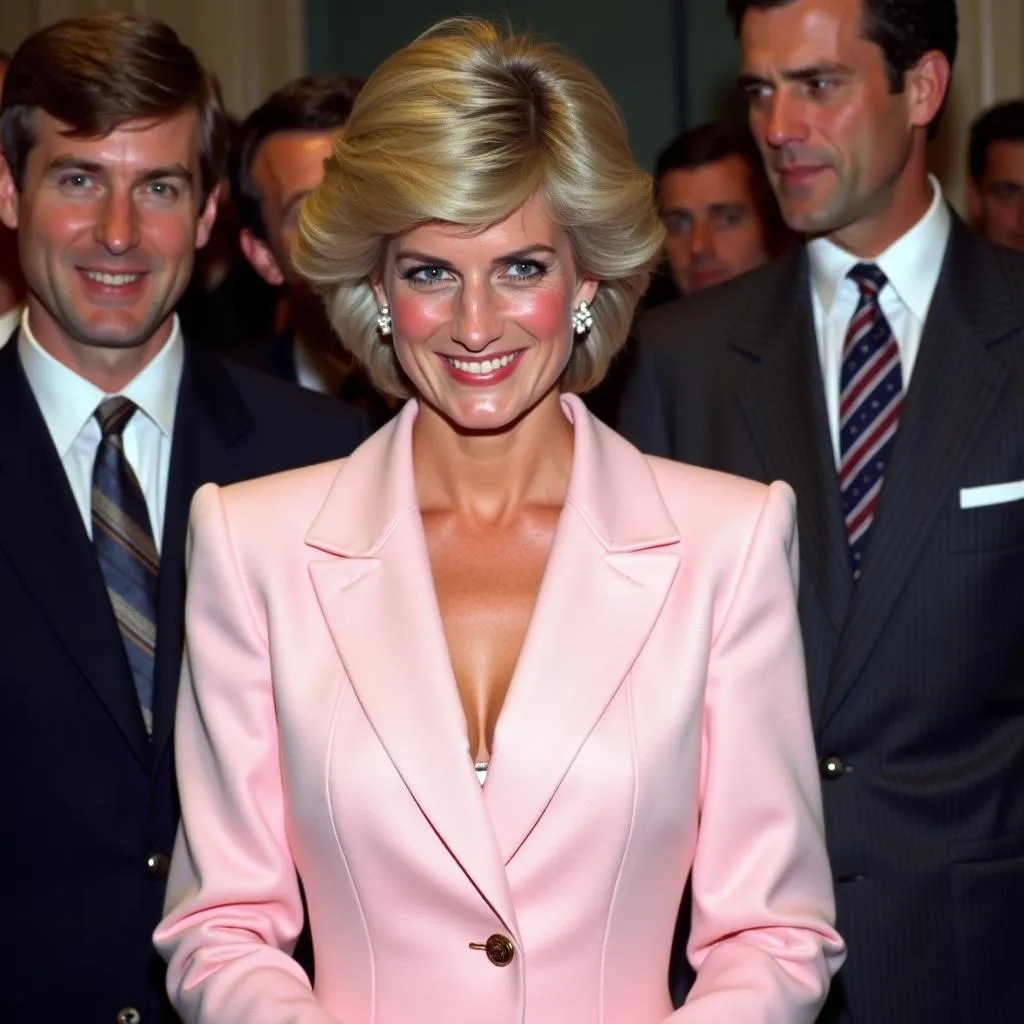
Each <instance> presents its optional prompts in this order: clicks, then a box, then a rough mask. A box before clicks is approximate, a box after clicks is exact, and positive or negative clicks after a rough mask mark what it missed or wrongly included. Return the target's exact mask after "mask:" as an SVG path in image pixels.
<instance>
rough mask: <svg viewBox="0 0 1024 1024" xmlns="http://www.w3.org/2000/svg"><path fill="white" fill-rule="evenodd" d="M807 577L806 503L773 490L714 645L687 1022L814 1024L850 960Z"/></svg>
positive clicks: (682, 1014)
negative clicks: (827, 819)
mask: <svg viewBox="0 0 1024 1024" xmlns="http://www.w3.org/2000/svg"><path fill="white" fill-rule="evenodd" d="M796 566H797V541H796V524H795V499H794V497H793V493H792V491H791V490H790V489H789V488H788V487H787V486H786V485H785V484H778V483H777V484H773V485H772V486H771V487H770V488H769V491H768V494H767V497H766V499H765V503H764V506H763V508H762V510H761V514H760V517H759V519H758V522H757V525H756V527H755V528H754V531H753V534H752V536H751V537H750V539H749V543H748V546H747V550H746V552H745V555H744V557H743V564H742V567H741V569H740V571H739V574H738V577H737V582H736V584H735V588H734V590H733V593H732V596H731V598H730V599H729V602H728V606H727V609H726V612H725V614H724V616H723V618H722V619H721V620H720V621H721V624H720V626H719V628H718V630H717V634H716V636H715V638H714V640H713V642H712V648H711V655H710V664H709V670H708V685H707V695H706V700H705V709H704V723H703V751H702V771H701V808H700V828H699V832H698V838H697V849H696V853H695V857H694V863H693V874H692V890H693V917H692V923H691V930H690V939H689V945H688V953H689V957H690V960H691V962H692V963H693V965H694V967H695V968H696V969H697V980H696V982H695V983H694V986H693V988H692V989H691V991H690V995H689V997H688V999H687V1001H686V1005H685V1006H684V1007H682V1008H681V1009H680V1010H678V1011H677V1012H676V1013H675V1014H673V1017H672V1019H673V1020H678V1021H679V1024H683V1022H684V1021H685V1022H686V1024H698V1022H707V1024H721V1022H722V1021H743V1022H744V1024H802V1022H806V1024H812V1022H813V1021H814V1019H815V1017H816V1016H817V1013H818V1010H819V1009H820V1007H821V1005H822V1004H823V1003H824V1001H825V996H826V995H827V993H828V986H829V981H830V978H831V976H832V975H833V974H834V973H835V972H836V971H837V970H838V969H839V966H840V964H841V963H842V961H843V957H844V948H843V942H842V940H841V939H840V937H839V935H838V934H837V933H836V931H835V929H834V927H833V922H834V920H835V903H834V897H833V892H832V873H831V869H830V867H829V862H828V858H827V855H826V852H825V841H824V829H823V823H822V809H821V793H820V789H819V782H818V772H817V765H816V758H815V752H814V740H813V738H812V733H811V724H810V714H809V709H808V703H807V687H806V676H805V669H804V661H803V647H802V643H801V639H800V626H799V622H798V619H797V609H796V577H797V570H796Z"/></svg>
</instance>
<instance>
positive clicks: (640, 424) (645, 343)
mask: <svg viewBox="0 0 1024 1024" xmlns="http://www.w3.org/2000/svg"><path fill="white" fill-rule="evenodd" d="M658 381H659V374H658V366H657V351H656V348H655V346H654V344H653V343H652V342H651V341H650V340H649V339H647V338H646V337H645V336H644V334H643V333H642V332H641V334H640V335H639V337H638V338H637V341H636V357H635V359H634V361H633V366H632V368H631V372H630V374H629V377H628V379H627V380H626V386H625V388H624V389H623V392H622V400H621V402H620V403H619V411H618V422H617V423H616V425H615V426H616V429H617V430H618V431H619V433H620V434H622V436H623V437H625V438H626V439H627V440H629V441H631V442H632V443H633V444H635V445H636V446H637V448H639V449H640V451H642V452H646V454H648V455H660V456H661V457H662V458H666V459H671V458H674V454H673V452H672V441H671V432H670V429H669V424H668V421H667V420H666V418H665V404H664V399H663V396H662V393H661V388H660V386H659V383H658Z"/></svg>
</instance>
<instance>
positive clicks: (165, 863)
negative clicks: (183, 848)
mask: <svg viewBox="0 0 1024 1024" xmlns="http://www.w3.org/2000/svg"><path fill="white" fill-rule="evenodd" d="M146 870H147V871H149V877H150V878H166V877H167V872H168V871H170V870H171V858H170V857H168V856H167V854H166V853H154V854H152V856H150V857H148V858H147V859H146Z"/></svg>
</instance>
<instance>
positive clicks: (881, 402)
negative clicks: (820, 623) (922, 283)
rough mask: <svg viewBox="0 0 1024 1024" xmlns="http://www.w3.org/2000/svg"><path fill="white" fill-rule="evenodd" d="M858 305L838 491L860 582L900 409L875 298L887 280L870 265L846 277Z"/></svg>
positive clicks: (846, 354) (891, 349)
mask: <svg viewBox="0 0 1024 1024" xmlns="http://www.w3.org/2000/svg"><path fill="white" fill-rule="evenodd" d="M848 276H849V277H850V278H851V280H852V281H853V282H854V283H855V284H856V285H857V287H858V288H859V289H860V302H859V303H858V304H857V309H856V311H855V312H854V314H853V319H852V320H851V321H850V326H849V328H848V329H847V331H846V341H845V343H844V345H843V363H842V369H841V371H840V385H839V488H840V492H841V495H842V507H843V517H844V518H845V520H846V535H847V539H848V540H849V544H850V565H851V567H852V569H853V577H854V579H856V578H857V577H858V576H860V569H861V562H862V560H863V557H864V551H865V548H866V547H867V542H868V536H869V533H870V531H871V524H872V521H873V520H874V517H875V509H876V508H877V506H878V497H879V495H880V494H881V493H882V478H883V475H884V473H885V466H886V462H887V461H888V459H889V453H890V452H891V451H892V447H893V444H894V443H895V440H896V428H897V427H898V426H899V419H900V410H901V409H902V407H903V372H902V370H901V368H900V350H899V347H898V346H897V344H896V339H895V338H894V337H893V333H892V329H891V328H890V327H889V321H888V320H886V318H885V314H884V313H883V312H882V307H881V306H880V305H879V303H878V296H879V294H880V293H881V291H882V289H883V288H884V287H885V284H886V281H887V278H886V276H885V274H883V273H882V271H881V270H879V269H878V267H876V266H875V265H874V264H871V263H858V264H857V265H856V266H855V267H854V268H853V269H852V270H851V271H850V273H849V275H848Z"/></svg>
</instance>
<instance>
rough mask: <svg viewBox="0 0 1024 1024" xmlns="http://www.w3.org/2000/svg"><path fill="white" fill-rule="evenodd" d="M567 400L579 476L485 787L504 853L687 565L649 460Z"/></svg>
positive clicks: (617, 682)
mask: <svg viewBox="0 0 1024 1024" xmlns="http://www.w3.org/2000/svg"><path fill="white" fill-rule="evenodd" d="M562 403H563V408H564V409H565V411H566V412H567V414H568V415H569V416H570V418H571V419H572V420H573V422H574V426H575V448H574V453H573V468H572V478H571V480H570V484H569V490H568V493H567V496H566V502H565V507H564V509H563V512H562V514H561V517H560V519H559V523H558V526H557V529H556V532H555V538H554V542H553V545H552V549H551V554H550V557H549V560H548V565H547V567H546V570H545V573H544V579H543V582H542V584H541V589H540V593H539V595H538V598H537V603H536V606H535V608H534V612H533V617H532V619H531V622H530V626H529V628H528V630H527V634H526V638H525V641H524V643H523V649H522V651H521V653H520V656H519V660H518V663H517V665H516V668H515V672H514V675H513V679H512V683H511V685H510V687H509V691H508V694H507V696H506V699H505V704H504V706H503V707H502V710H501V714H500V716H499V718H498V722H497V726H496V729H495V736H494V744H493V749H492V754H491V762H490V767H489V769H488V772H487V785H486V787H485V790H484V793H485V799H486V801H487V805H488V807H489V808H490V811H491V820H492V822H493V828H494V831H495V833H496V834H497V837H498V844H499V847H500V850H501V856H502V858H503V860H504V862H505V863H508V861H510V860H511V859H512V857H513V856H514V855H515V853H516V851H517V850H518V849H519V847H520V845H521V844H522V842H523V840H524V839H525V838H526V836H527V835H528V834H529V833H530V830H531V829H532V828H533V826H534V825H535V823H536V822H537V820H538V819H539V818H540V816H541V815H542V814H543V812H544V808H545V807H546V806H547V805H548V803H549V802H550V800H551V797H552V795H553V794H554V792H555V790H556V789H557V788H558V785H559V783H560V782H561V780H562V777H563V776H564V775H565V773H566V772H567V771H568V769H569V767H570V765H571V764H572V761H573V759H574V758H575V756H576V754H577V752H578V751H579V749H580V747H581V746H582V745H583V743H584V741H585V740H586V738H587V736H588V734H589V733H590V731H591V730H592V729H593V727H594V725H595V724H596V723H597V721H598V720H599V719H600V717H601V715H602V713H603V712H604V710H605V709H606V708H607V706H608V704H609V702H610V701H611V699H612V698H613V697H614V696H615V694H616V693H617V691H618V690H619V688H620V687H621V686H622V683H623V681H624V680H625V678H626V677H627V675H628V673H629V669H630V666H631V665H632V664H633V662H634V661H635V659H636V657H637V655H638V654H639V653H640V650H641V648H642V647H643V645H644V642H645V641H646V640H647V637H648V635H649V634H650V632H651V629H652V627H653V626H654V624H655V622H656V621H657V618H658V615H659V613H660V612H661V609H662V607H663V605H664V603H665V599H666V597H667V595H668V591H669V588H670V586H671V585H672V581H673V579H674V578H675V575H676V571H677V569H678V566H679V556H678V555H677V554H676V553H675V552H674V551H667V550H665V548H666V547H668V546H670V545H673V544H675V543H676V542H677V541H678V540H679V534H678V531H677V530H676V527H675V525H674V523H673V522H672V519H671V517H670V515H669V513H668V511H667V509H666V508H665V505H664V502H663V501H662V498H661V494H660V491H659V490H658V487H657V483H656V482H655V480H654V476H653V473H652V471H651V469H650V466H649V464H648V462H647V460H646V459H645V458H644V457H643V456H642V455H641V454H640V453H639V452H637V451H636V449H635V448H633V447H632V445H630V444H628V443H627V442H626V441H624V440H623V439H622V438H621V437H619V436H618V435H617V434H615V433H613V432H612V431H611V430H609V429H608V428H606V427H604V426H603V425H602V424H600V423H598V421H597V420H596V419H594V418H593V417H592V416H591V415H590V414H589V413H588V412H587V411H586V409H585V407H584V405H583V403H582V402H581V401H580V400H579V399H578V398H576V397H575V396H565V397H563V399H562Z"/></svg>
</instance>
